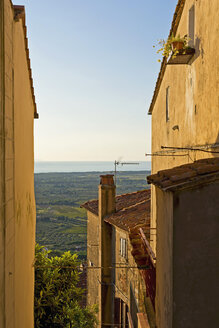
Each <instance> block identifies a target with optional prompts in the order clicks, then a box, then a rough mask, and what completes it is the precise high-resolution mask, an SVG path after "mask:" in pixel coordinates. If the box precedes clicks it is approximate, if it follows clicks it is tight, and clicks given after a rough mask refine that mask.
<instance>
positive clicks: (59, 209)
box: [35, 171, 149, 259]
mask: <svg viewBox="0 0 219 328" xmlns="http://www.w3.org/2000/svg"><path fill="white" fill-rule="evenodd" d="M101 174H105V173H101V172H85V173H84V172H83V173H78V172H72V173H37V174H35V196H36V206H37V225H36V241H37V243H39V244H40V245H44V246H46V247H47V248H48V249H50V250H52V255H55V254H57V255H61V254H62V253H63V252H65V251H68V250H70V251H71V252H73V253H75V252H77V253H78V255H79V258H81V259H82V258H86V229H87V227H86V223H87V218H86V211H85V210H84V209H82V208H80V205H81V204H82V203H84V202H86V201H88V200H91V199H97V196H98V184H99V181H100V178H99V176H100V175H101ZM147 174H149V172H147V171H135V172H133V171H129V172H118V174H117V195H119V194H123V193H129V192H133V191H137V190H142V189H145V188H148V185H147V182H146V175H147Z"/></svg>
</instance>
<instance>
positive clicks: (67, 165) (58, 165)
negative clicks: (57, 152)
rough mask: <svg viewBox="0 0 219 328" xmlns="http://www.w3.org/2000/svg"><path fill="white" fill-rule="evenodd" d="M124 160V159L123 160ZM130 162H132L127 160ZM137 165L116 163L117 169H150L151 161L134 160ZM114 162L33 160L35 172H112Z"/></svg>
mask: <svg viewBox="0 0 219 328" xmlns="http://www.w3.org/2000/svg"><path fill="white" fill-rule="evenodd" d="M124 162H125V161H124ZM129 163H132V162H129ZM135 163H139V164H138V165H134V164H129V165H121V164H120V165H117V171H150V170H151V162H146V161H145V162H135ZM114 169H115V166H114V162H94V161H93V162H86V161H84V162H76V161H75V162H43V161H39V162H35V164H34V170H35V173H47V172H113V171H114Z"/></svg>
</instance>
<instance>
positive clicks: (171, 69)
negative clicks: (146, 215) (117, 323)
mask: <svg viewBox="0 0 219 328" xmlns="http://www.w3.org/2000/svg"><path fill="white" fill-rule="evenodd" d="M218 15H219V2H218V1H217V0H213V1H199V0H197V1H194V0H179V1H178V4H177V6H176V11H175V14H174V18H173V22H172V26H171V30H170V35H172V34H173V35H179V34H180V35H181V36H184V35H188V36H189V38H190V40H189V46H190V47H191V48H192V49H193V51H192V52H191V55H189V56H188V54H178V55H177V56H176V58H175V59H173V58H172V57H171V56H170V57H169V58H168V59H167V58H164V59H163V62H162V64H161V69H160V73H159V76H158V79H157V83H156V87H155V91H154V95H153V98H152V102H151V105H150V108H149V114H150V115H152V155H153V156H152V176H151V177H149V179H148V181H149V182H150V183H152V187H151V192H152V199H151V206H152V215H151V228H153V229H154V231H156V234H155V235H154V236H153V237H151V240H150V245H151V247H152V249H153V251H154V253H155V254H156V302H155V303H156V306H155V312H156V324H157V327H158V328H175V327H177V328H178V327H188V328H190V327H191V328H192V327H206V326H208V327H217V326H218V325H219V317H218V313H217V298H218V296H219V293H218V288H217V287H216V286H218V282H219V281H218V276H219V272H218V269H217V268H216V267H215V263H218V261H219V254H218V251H217V247H216V244H218V243H219V239H218V235H219V225H218V216H219V209H218V205H217V201H216V199H217V198H218V157H219V138H218V136H219V123H218V122H219V55H218V50H219V42H217V35H218V32H219V20H218ZM161 181H162V182H161ZM160 182H161V183H160ZM213 195H214V196H213ZM212 197H215V198H212ZM216 222H217V223H216ZM199 254H202V256H199ZM212 256H213V257H212Z"/></svg>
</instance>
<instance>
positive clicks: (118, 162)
mask: <svg viewBox="0 0 219 328" xmlns="http://www.w3.org/2000/svg"><path fill="white" fill-rule="evenodd" d="M117 165H122V166H123V165H139V163H137V162H135V163H134V162H132V163H131V162H121V161H115V162H114V166H115V186H116V173H117V170H116V167H117Z"/></svg>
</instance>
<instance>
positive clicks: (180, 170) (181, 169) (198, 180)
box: [147, 157, 219, 191]
mask: <svg viewBox="0 0 219 328" xmlns="http://www.w3.org/2000/svg"><path fill="white" fill-rule="evenodd" d="M217 179H219V158H218V157H217V158H206V159H201V160H198V161H195V162H194V163H190V164H184V165H181V166H177V167H174V168H172V169H168V170H162V171H158V173H157V174H153V175H150V176H148V177H147V180H148V183H153V184H154V185H156V186H158V187H159V188H161V189H162V190H164V191H165V190H170V191H173V190H176V189H182V188H190V187H192V186H195V185H200V184H205V183H208V182H209V181H215V180H217Z"/></svg>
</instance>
